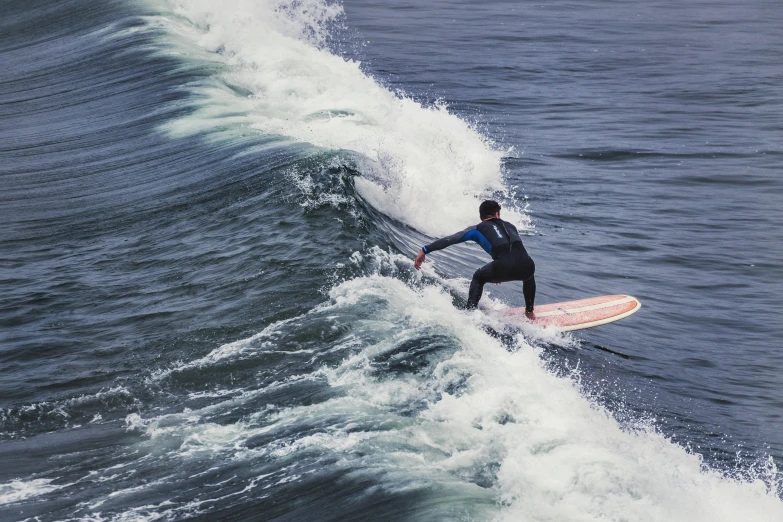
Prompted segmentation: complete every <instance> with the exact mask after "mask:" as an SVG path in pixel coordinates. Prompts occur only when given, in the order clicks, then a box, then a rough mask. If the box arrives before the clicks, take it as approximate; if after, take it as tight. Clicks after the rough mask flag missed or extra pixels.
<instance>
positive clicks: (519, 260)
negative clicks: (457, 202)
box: [414, 200, 536, 320]
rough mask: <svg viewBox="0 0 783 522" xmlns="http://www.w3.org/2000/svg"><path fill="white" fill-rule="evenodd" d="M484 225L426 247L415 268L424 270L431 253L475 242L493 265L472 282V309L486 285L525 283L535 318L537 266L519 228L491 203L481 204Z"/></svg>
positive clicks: (528, 311) (527, 308)
mask: <svg viewBox="0 0 783 522" xmlns="http://www.w3.org/2000/svg"><path fill="white" fill-rule="evenodd" d="M479 217H480V218H481V223H479V224H478V225H474V226H472V227H468V228H466V229H465V230H462V231H460V232H457V233H456V234H452V235H450V236H447V237H444V238H441V239H438V240H436V241H433V242H432V243H430V244H429V245H425V246H424V247H422V249H421V251H420V252H419V253H418V255H417V256H416V260H415V262H414V266H415V267H416V270H421V264H422V263H423V262H424V258H425V256H426V255H427V254H429V253H430V252H434V251H436V250H441V249H444V248H446V247H449V246H451V245H456V244H458V243H464V242H465V241H475V242H476V243H478V244H479V245H480V246H481V248H483V249H484V250H485V251H486V252H487V253H488V254H489V255H490V256H492V262H490V263H487V264H486V265H484V266H483V267H481V268H479V269H478V270H476V272H475V273H474V274H473V280H472V281H471V282H470V291H469V292H468V309H469V310H470V309H474V308H476V307H477V306H478V302H479V300H480V299H481V294H482V293H483V292H484V285H485V284H486V283H505V282H507V281H522V294H523V295H524V296H525V316H527V318H528V319H531V320H533V319H535V318H536V315H535V313H533V302H534V301H535V298H536V279H535V277H534V274H535V271H536V265H535V263H533V259H531V257H530V256H529V255H528V253H527V250H525V246H524V245H523V244H522V239H520V237H519V232H517V228H516V227H515V226H514V225H512V224H511V223H509V222H508V221H503V220H502V219H500V204H499V203H498V202H497V201H493V200H487V201H484V202H483V203H481V205H479Z"/></svg>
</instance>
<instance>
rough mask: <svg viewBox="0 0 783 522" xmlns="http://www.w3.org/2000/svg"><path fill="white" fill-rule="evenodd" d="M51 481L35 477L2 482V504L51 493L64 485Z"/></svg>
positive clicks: (0, 498) (0, 492)
mask: <svg viewBox="0 0 783 522" xmlns="http://www.w3.org/2000/svg"><path fill="white" fill-rule="evenodd" d="M51 482H52V481H51V480H48V479H33V480H26V481H25V480H12V481H11V482H6V483H5V484H0V506H1V505H3V504H10V503H12V502H20V501H22V500H25V499H28V498H31V497H37V496H39V495H44V494H46V493H51V492H52V491H56V490H58V489H60V488H62V487H63V486H57V485H54V484H52V483H51Z"/></svg>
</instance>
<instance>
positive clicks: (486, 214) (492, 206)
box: [479, 199, 500, 220]
mask: <svg viewBox="0 0 783 522" xmlns="http://www.w3.org/2000/svg"><path fill="white" fill-rule="evenodd" d="M498 212H500V203H498V202H497V201H494V200H491V199H488V200H486V201H484V202H483V203H482V204H481V205H479V217H481V219H482V220H484V219H490V218H493V217H496V214H497V213H498Z"/></svg>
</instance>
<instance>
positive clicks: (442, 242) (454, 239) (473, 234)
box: [421, 227, 492, 256]
mask: <svg viewBox="0 0 783 522" xmlns="http://www.w3.org/2000/svg"><path fill="white" fill-rule="evenodd" d="M457 234H459V232H458V233H457ZM457 234H453V235H451V236H448V237H444V238H441V239H438V240H436V241H434V242H432V243H430V244H429V245H425V246H423V247H422V248H421V249H422V251H423V252H424V253H425V254H429V253H430V252H433V251H434V250H440V249H442V248H446V247H448V246H451V245H456V244H458V243H464V242H465V241H474V242H476V243H478V245H479V246H480V247H481V248H483V249H484V250H485V251H486V252H487V253H488V254H489V255H490V256H491V255H492V243H490V242H489V240H488V239H487V238H486V237H485V236H484V234H482V233H481V232H479V231H478V230H476V227H470V228H469V229H468V230H467V231H466V232H465V233H464V234H463V235H462V236H461V237H460V236H458V235H457ZM428 247H435V248H434V249H430V248H428Z"/></svg>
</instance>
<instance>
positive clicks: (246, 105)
mask: <svg viewBox="0 0 783 522" xmlns="http://www.w3.org/2000/svg"><path fill="white" fill-rule="evenodd" d="M177 6H178V8H177V11H176V12H177V13H178V14H181V15H182V16H183V17H185V18H186V20H187V24H182V23H175V24H174V25H173V26H172V29H171V30H172V31H175V32H177V33H180V34H183V35H184V36H185V37H186V38H188V39H189V40H191V41H192V42H193V43H195V44H197V45H198V46H199V47H200V48H202V49H204V50H205V51H207V52H209V53H212V54H213V55H214V54H217V55H219V59H220V62H221V63H223V64H225V67H226V71H225V73H224V74H223V75H222V76H221V80H222V82H223V83H222V84H221V85H229V86H231V90H226V89H225V88H209V87H206V86H205V87H204V88H202V89H199V92H200V93H201V94H203V95H204V105H203V107H201V108H200V109H199V110H198V111H196V112H195V113H194V114H192V115H190V116H189V117H188V118H187V119H186V120H184V121H179V122H176V123H175V124H174V125H173V126H172V130H173V131H174V132H179V133H181V132H188V130H189V129H190V130H197V129H201V128H204V127H205V126H206V127H211V126H215V125H221V124H224V123H226V124H237V123H239V122H241V123H242V124H244V125H247V126H249V127H250V128H252V129H256V130H258V131H259V132H260V133H262V134H264V135H267V136H280V137H281V138H283V139H287V140H293V141H297V142H302V143H307V144H308V145H309V146H314V147H319V148H322V149H325V150H330V151H346V153H347V154H348V155H349V157H350V158H351V160H352V163H353V164H354V168H355V169H356V170H358V171H360V172H361V173H362V175H361V176H359V177H357V178H356V180H355V183H356V190H357V193H358V194H359V196H360V197H362V198H363V199H364V200H365V201H367V202H368V203H369V204H370V205H372V206H373V207H375V208H376V209H378V210H379V211H381V212H383V213H384V214H386V215H387V216H390V217H392V218H394V219H396V220H399V221H401V222H403V223H406V224H408V225H410V226H411V227H413V228H415V229H417V230H419V231H422V232H425V233H428V234H431V235H446V234H449V233H451V232H453V230H454V229H455V228H457V229H458V227H465V226H469V225H472V224H473V223H474V222H475V220H476V204H477V201H480V199H479V197H480V196H481V195H491V194H492V193H493V192H502V191H503V189H504V186H503V183H502V175H501V158H502V153H501V152H500V151H499V150H496V148H495V147H494V145H493V143H492V142H491V141H490V140H489V139H487V138H486V137H484V136H482V135H481V134H480V133H479V132H478V131H477V130H476V129H475V128H474V127H473V126H471V125H470V124H469V123H467V122H465V121H464V120H462V119H459V118H456V117H454V116H453V115H451V114H449V112H448V110H447V108H446V106H445V105H444V104H437V105H434V106H432V107H429V108H424V107H422V105H421V104H420V103H418V102H416V101H414V100H412V99H411V98H409V97H407V96H405V94H404V93H401V92H392V91H390V90H388V89H387V88H385V87H384V86H382V85H380V84H379V83H378V82H377V81H376V80H375V79H373V78H372V77H370V76H367V75H366V74H365V73H364V72H362V70H361V69H360V64H359V63H358V62H355V61H352V60H347V59H344V58H342V57H340V56H336V55H334V54H332V53H330V52H329V51H328V50H327V49H325V48H324V46H323V45H324V43H325V42H326V41H327V39H328V34H327V33H325V31H326V29H327V28H328V27H329V22H333V21H334V20H335V18H336V17H338V16H339V15H340V14H341V9H340V8H339V7H338V6H336V5H334V4H328V3H325V2H321V1H306V2H294V3H293V4H289V3H288V2H277V1H265V2H251V1H236V2H229V3H228V4H225V5H220V6H218V5H217V4H215V3H214V2H208V1H198V0H197V1H193V2H179V3H178V4H177ZM237 91H238V92H241V93H242V94H243V96H237V94H236V93H237ZM237 115H240V116H237ZM509 212H510V215H511V216H512V217H513V218H515V219H516V220H517V221H519V220H520V219H521V216H520V215H519V214H518V213H517V212H515V211H514V209H513V207H511V208H510V210H509Z"/></svg>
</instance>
